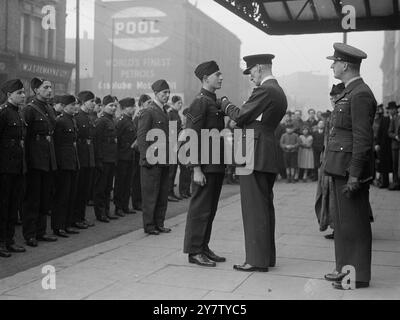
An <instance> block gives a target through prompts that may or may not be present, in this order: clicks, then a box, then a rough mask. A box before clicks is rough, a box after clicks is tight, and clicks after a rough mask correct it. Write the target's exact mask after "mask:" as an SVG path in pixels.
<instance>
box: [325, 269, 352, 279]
mask: <svg viewBox="0 0 400 320" xmlns="http://www.w3.org/2000/svg"><path fill="white" fill-rule="evenodd" d="M346 275H347V273H342V272H337V271H334V272H332V273H328V274H326V275H325V276H324V278H325V280H327V281H342V279H343V278H344V277H345V276H346Z"/></svg>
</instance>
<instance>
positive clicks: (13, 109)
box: [0, 79, 26, 258]
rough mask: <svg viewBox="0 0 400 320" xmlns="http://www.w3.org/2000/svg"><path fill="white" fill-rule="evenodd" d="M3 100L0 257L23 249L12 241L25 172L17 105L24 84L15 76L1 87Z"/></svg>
mask: <svg viewBox="0 0 400 320" xmlns="http://www.w3.org/2000/svg"><path fill="white" fill-rule="evenodd" d="M1 91H2V92H3V93H4V94H5V95H6V97H7V101H6V103H5V104H4V105H2V106H0V257H5V258H8V257H10V256H11V252H25V248H23V247H21V246H19V245H17V244H15V242H14V234H15V224H16V222H17V219H18V213H17V212H18V208H19V204H20V201H19V199H20V192H21V189H22V188H23V183H24V180H23V179H24V174H25V171H26V164H25V152H24V148H25V147H24V138H25V130H26V125H25V121H24V120H23V117H22V115H21V114H20V110H19V108H20V107H21V106H22V105H23V104H24V101H25V91H24V86H23V84H22V82H21V80H19V79H15V80H9V81H7V82H6V83H4V84H3V85H2V86H1Z"/></svg>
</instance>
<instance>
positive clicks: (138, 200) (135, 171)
mask: <svg viewBox="0 0 400 320" xmlns="http://www.w3.org/2000/svg"><path fill="white" fill-rule="evenodd" d="M139 158H140V154H139V153H138V152H135V156H134V159H133V167H132V187H131V201H132V208H139V207H141V206H142V187H141V182H140V166H139Z"/></svg>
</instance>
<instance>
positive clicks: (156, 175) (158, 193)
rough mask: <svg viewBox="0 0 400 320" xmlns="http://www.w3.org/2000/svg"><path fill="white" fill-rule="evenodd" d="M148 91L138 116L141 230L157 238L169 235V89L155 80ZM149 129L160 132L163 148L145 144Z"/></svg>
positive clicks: (165, 82)
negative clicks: (149, 95) (166, 222)
mask: <svg viewBox="0 0 400 320" xmlns="http://www.w3.org/2000/svg"><path fill="white" fill-rule="evenodd" d="M151 88H152V90H153V92H154V100H153V101H152V102H151V103H150V104H149V105H148V107H147V108H144V109H142V110H141V112H140V116H139V122H138V131H137V144H138V146H139V151H140V167H141V176H140V178H141V179H140V180H141V186H142V209H143V228H144V232H145V233H147V234H151V235H158V234H160V232H161V233H168V232H171V229H169V228H166V227H165V226H164V220H165V214H166V211H167V207H168V187H169V165H168V161H169V157H168V153H169V148H168V125H169V118H168V113H167V103H168V100H169V96H170V89H169V85H168V83H167V81H165V80H157V81H156V82H154V83H153V84H152V86H151ZM152 129H157V130H158V132H160V131H162V132H163V134H164V138H165V144H162V145H160V144H159V143H158V146H155V145H153V144H152V142H151V141H148V140H147V138H146V136H147V133H148V132H149V131H150V130H152ZM148 156H149V157H148ZM151 156H153V157H154V158H150V157H151Z"/></svg>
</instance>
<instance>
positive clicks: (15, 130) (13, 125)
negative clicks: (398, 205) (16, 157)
mask: <svg viewBox="0 0 400 320" xmlns="http://www.w3.org/2000/svg"><path fill="white" fill-rule="evenodd" d="M22 130H23V128H22V125H21V124H20V123H18V122H16V121H9V122H8V123H7V136H9V137H12V138H15V139H20V138H22Z"/></svg>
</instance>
